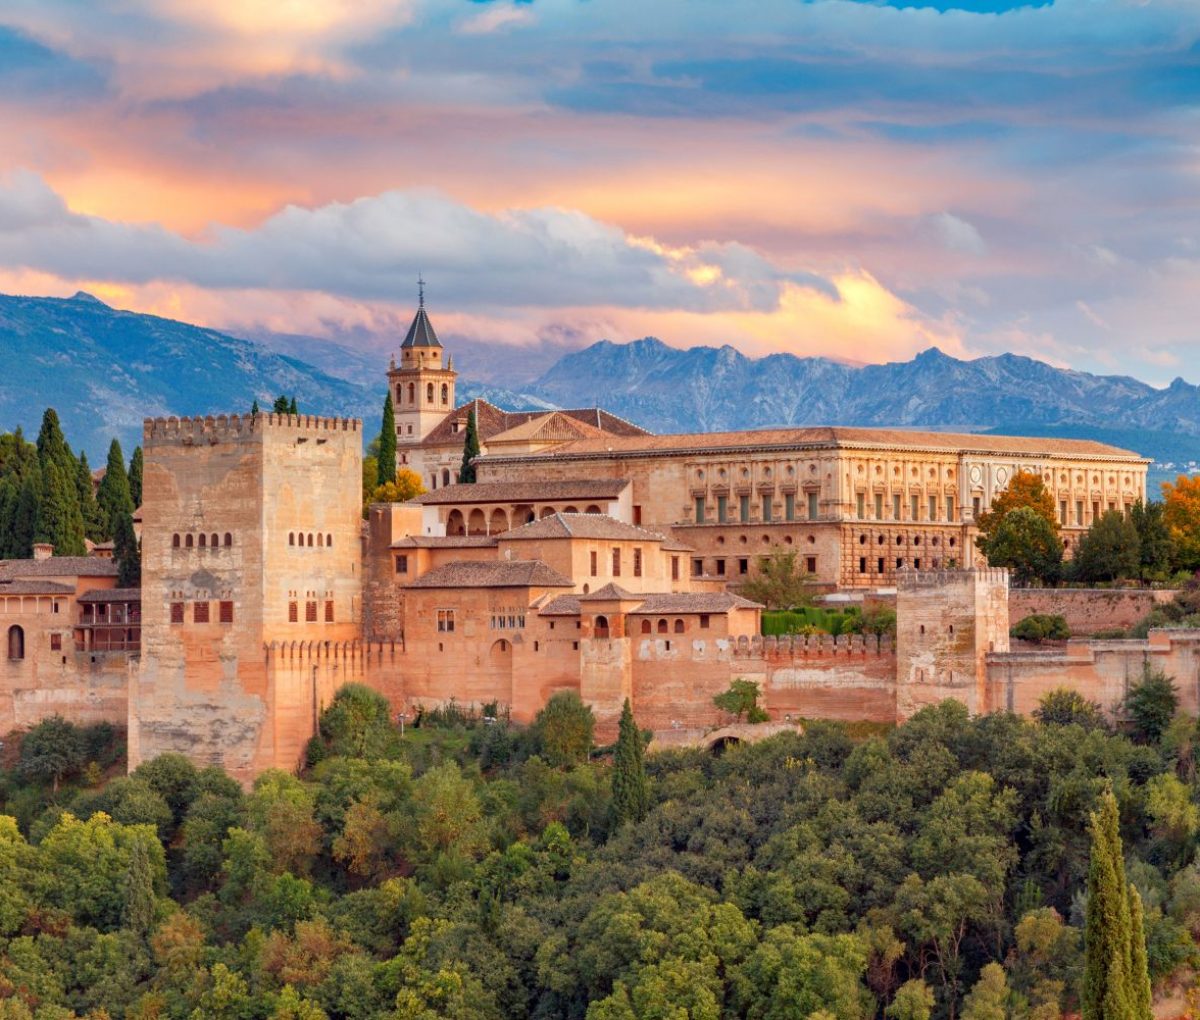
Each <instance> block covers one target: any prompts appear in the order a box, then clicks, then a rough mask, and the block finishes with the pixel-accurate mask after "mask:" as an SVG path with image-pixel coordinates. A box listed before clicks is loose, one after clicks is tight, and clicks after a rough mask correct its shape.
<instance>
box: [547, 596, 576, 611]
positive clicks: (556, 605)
mask: <svg viewBox="0 0 1200 1020" xmlns="http://www.w3.org/2000/svg"><path fill="white" fill-rule="evenodd" d="M578 615H579V596H578V595H556V596H554V598H552V599H551V600H550V601H549V602H547V603H545V604H544V605H543V606H542V607H541V608H540V609H539V610H538V616H578Z"/></svg>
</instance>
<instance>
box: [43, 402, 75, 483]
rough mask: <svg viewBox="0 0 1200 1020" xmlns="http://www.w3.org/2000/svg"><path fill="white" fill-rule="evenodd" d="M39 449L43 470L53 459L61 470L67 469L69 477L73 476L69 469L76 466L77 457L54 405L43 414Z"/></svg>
mask: <svg viewBox="0 0 1200 1020" xmlns="http://www.w3.org/2000/svg"><path fill="white" fill-rule="evenodd" d="M37 451H38V460H39V461H40V462H41V465H42V468H43V470H44V469H45V467H46V464H47V463H49V462H50V461H53V462H54V463H55V464H57V465H58V466H59V469H60V470H65V471H66V474H67V477H68V478H70V477H72V476H73V472H72V471H70V470H68V469H69V468H73V467H74V466H75V458H74V457H73V456H72V454H71V448H70V447H69V446H67V438H66V436H64V435H63V430H62V425H60V424H59V421H58V412H57V411H55V410H54V408H53V407H47V408H46V410H45V412H44V413H43V414H42V428H41V431H40V432H38V437H37Z"/></svg>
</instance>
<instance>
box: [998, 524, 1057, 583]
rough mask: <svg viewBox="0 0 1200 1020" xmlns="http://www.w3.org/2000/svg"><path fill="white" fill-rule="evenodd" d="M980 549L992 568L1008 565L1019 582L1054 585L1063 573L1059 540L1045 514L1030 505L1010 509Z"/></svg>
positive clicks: (1015, 579) (1014, 578)
mask: <svg viewBox="0 0 1200 1020" xmlns="http://www.w3.org/2000/svg"><path fill="white" fill-rule="evenodd" d="M979 542H980V545H979V548H980V549H981V550H982V551H983V553H984V555H985V556H987V560H988V563H989V564H990V565H991V566H993V567H1008V568H1009V569H1010V570H1011V571H1012V572H1013V580H1014V581H1016V583H1017V584H1019V585H1032V584H1037V583H1045V584H1054V583H1056V582H1057V581H1058V578H1059V575H1060V574H1061V572H1062V553H1063V550H1062V543H1061V542H1060V541H1059V539H1058V534H1057V533H1056V531H1055V530H1054V528H1053V527H1052V526H1051V525H1050V524H1049V523H1047V521H1046V518H1045V516H1044V515H1042V514H1040V513H1038V512H1037V511H1036V510H1034V509H1032V508H1030V507H1027V506H1026V507H1017V509H1015V510H1010V511H1009V512H1008V513H1007V514H1005V515H1004V517H1003V518H1002V519H1001V520H1000V522H999V523H998V524H997V525H996V527H995V531H994V532H993V533H992V534H991V535H990V536H987V537H985V536H983V535H981V536H980V538H979Z"/></svg>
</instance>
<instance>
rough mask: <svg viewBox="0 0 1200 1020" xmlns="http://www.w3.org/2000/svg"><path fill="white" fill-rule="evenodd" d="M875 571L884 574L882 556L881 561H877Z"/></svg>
mask: <svg viewBox="0 0 1200 1020" xmlns="http://www.w3.org/2000/svg"><path fill="white" fill-rule="evenodd" d="M875 569H876V571H878V572H879V573H881V574H882V573H883V557H882V556H880V557H879V559H878V560H876V561H875Z"/></svg>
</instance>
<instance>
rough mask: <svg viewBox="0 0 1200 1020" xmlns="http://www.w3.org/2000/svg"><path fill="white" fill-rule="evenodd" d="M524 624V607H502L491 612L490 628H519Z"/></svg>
mask: <svg viewBox="0 0 1200 1020" xmlns="http://www.w3.org/2000/svg"><path fill="white" fill-rule="evenodd" d="M524 626H525V610H524V609H518V608H512V609H504V610H501V611H500V612H498V613H492V623H491V628H492V630H521V629H523V628H524Z"/></svg>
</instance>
